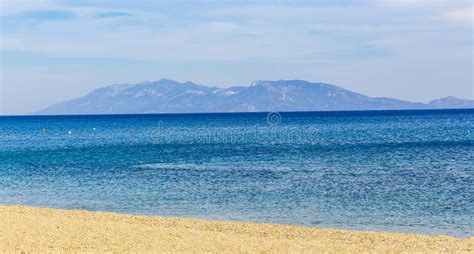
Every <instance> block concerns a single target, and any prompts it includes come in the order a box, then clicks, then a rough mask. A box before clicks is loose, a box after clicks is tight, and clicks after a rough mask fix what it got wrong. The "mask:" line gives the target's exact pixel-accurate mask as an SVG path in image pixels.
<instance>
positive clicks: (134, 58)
mask: <svg viewBox="0 0 474 254" xmlns="http://www.w3.org/2000/svg"><path fill="white" fill-rule="evenodd" d="M473 5H474V3H473V2H472V1H471V0H398V1H396V0H361V1H355V0H354V1H348V0H314V1H151V0H134V1H132V0H129V1H123V0H122V1H121V0H115V1H113V0H110V1H107V0H99V1H93V0H74V1H66V0H0V8H1V12H0V21H1V23H0V28H1V31H0V57H1V58H0V64H1V68H0V81H1V85H0V100H1V101H0V114H2V115H9V114H27V113H30V112H34V111H37V110H40V109H42V108H44V107H46V106H49V105H51V104H54V103H57V102H59V101H63V100H67V99H71V98H75V97H78V96H82V95H85V94H87V93H89V92H90V91H92V90H94V89H96V88H99V87H103V86H106V85H110V84H123V83H139V82H142V81H153V80H159V79H161V78H169V79H174V80H177V81H180V82H184V81H193V82H195V83H200V84H206V85H212V86H217V87H228V86H234V85H243V86H247V85H249V84H250V83H251V82H252V81H253V80H280V79H303V80H308V81H314V82H325V83H331V84H335V85H339V86H341V87H344V88H346V89H349V90H353V91H355V92H359V93H363V94H365V95H368V96H373V97H393V98H398V99H404V100H410V101H419V102H428V101H430V100H432V99H435V98H440V97H444V96H456V97H460V98H466V99H474V98H473V97H474V92H473V79H474V68H473V58H474V56H473V42H474V33H473V24H474V21H473V10H474V9H473V8H474V7H473Z"/></svg>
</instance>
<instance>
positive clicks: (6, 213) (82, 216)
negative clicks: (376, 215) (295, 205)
mask: <svg viewBox="0 0 474 254" xmlns="http://www.w3.org/2000/svg"><path fill="white" fill-rule="evenodd" d="M22 251H25V252H140V253H143V252H146V253H150V252H215V253H220V252H247V253H249V252H251V253H254V252H259V253H275V252H278V253H288V252H293V253H294V252H304V253H320V252H326V253H341V252H343V253H361V252H377V253H382V252H392V253H393V252H396V253H399V252H409V253H412V252H418V253H419V252H423V253H426V252H430V253H431V252H451V253H474V237H470V238H467V239H458V238H454V237H448V236H425V235H415V234H401V233H386V232H365V231H350V230H336V229H318V228H306V227H297V226H284V225H271V224H258V223H247V222H224V221H207V220H195V219H182V218H165V217H157V216H131V215H125V214H114V213H104V212H89V211H80V210H57V209H46V208H33V207H24V206H0V253H2V252H22Z"/></svg>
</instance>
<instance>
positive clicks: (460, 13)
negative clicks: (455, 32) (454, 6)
mask: <svg viewBox="0 0 474 254" xmlns="http://www.w3.org/2000/svg"><path fill="white" fill-rule="evenodd" d="M445 19H446V20H449V21H455V22H464V23H470V24H474V6H471V7H467V8H463V9H458V10H454V11H450V12H448V13H447V14H446V16H445Z"/></svg>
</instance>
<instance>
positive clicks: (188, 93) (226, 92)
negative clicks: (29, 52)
mask: <svg viewBox="0 0 474 254" xmlns="http://www.w3.org/2000/svg"><path fill="white" fill-rule="evenodd" d="M438 108H474V100H465V99H459V98H455V97H445V98H441V99H437V100H433V101H431V102H429V103H428V104H425V103H419V102H409V101H403V100H397V99H391V98H373V97H368V96H365V95H362V94H359V93H355V92H352V91H349V90H347V89H344V88H341V87H338V86H335V85H330V84H325V83H312V82H308V81H304V80H278V81H254V82H253V83H252V84H251V85H250V86H248V87H239V86H235V87H229V88H217V87H209V86H204V85H198V84H195V83H193V82H185V83H179V82H176V81H174V80H169V79H161V80H159V81H154V82H142V83H138V84H120V85H110V86H107V87H103V88H99V89H97V90H94V91H92V92H91V93H89V94H87V95H85V96H83V97H79V98H77V99H73V100H69V101H64V102H60V103H57V104H55V105H52V106H50V107H47V108H45V109H43V110H41V111H38V112H36V114H127V113H197V112H258V111H328V110H383V109H438Z"/></svg>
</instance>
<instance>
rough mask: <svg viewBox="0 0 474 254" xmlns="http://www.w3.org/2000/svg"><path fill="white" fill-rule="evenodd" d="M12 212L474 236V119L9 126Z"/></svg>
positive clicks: (247, 118) (404, 116)
mask: <svg viewBox="0 0 474 254" xmlns="http://www.w3.org/2000/svg"><path fill="white" fill-rule="evenodd" d="M0 133H1V135H2V136H1V137H0V138H1V139H0V204H24V205H33V206H44V207H55V208H67V209H88V210H101V211H112V212H120V213H132V214H147V215H164V216H173V217H176V216H179V217H181V216H182V217H194V218H206V219H220V220H232V221H234V220H235V221H257V222H267V223H283V224H296V225H304V226H315V227H335V228H347V229H362V230H384V231H399V232H414V233H426V234H447V235H454V236H460V237H465V236H469V235H473V211H474V188H473V182H474V164H473V161H474V151H473V148H474V147H473V142H474V110H424V111H366V112H308V113H280V114H278V113H273V114H270V115H268V114H267V113H245V114H244V113H242V114H179V115H178V114H177V115H114V116H21V117H20V116H19V117H6V116H4V117H0Z"/></svg>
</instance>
